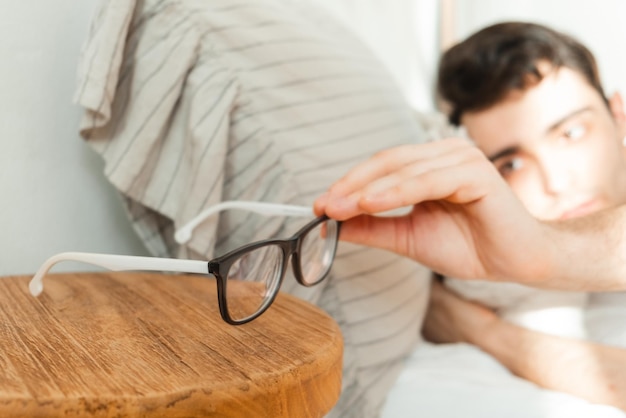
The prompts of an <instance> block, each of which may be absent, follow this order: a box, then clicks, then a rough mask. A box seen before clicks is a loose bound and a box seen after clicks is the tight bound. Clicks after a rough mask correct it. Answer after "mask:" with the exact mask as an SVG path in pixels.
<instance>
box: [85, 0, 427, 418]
mask: <svg viewBox="0 0 626 418" xmlns="http://www.w3.org/2000/svg"><path fill="white" fill-rule="evenodd" d="M76 100H77V102H78V103H79V104H80V105H81V106H82V107H83V108H84V109H85V114H84V118H83V121H82V125H81V134H82V136H83V137H84V138H85V139H86V140H87V141H88V142H89V144H91V145H92V146H93V148H94V149H95V150H96V151H97V152H98V153H100V154H101V155H102V157H103V159H104V160H105V163H106V165H105V175H106V176H107V178H108V179H109V181H111V183H113V185H115V187H116V188H117V189H118V190H119V191H120V192H121V194H122V195H123V196H124V199H125V202H126V204H127V207H128V209H129V214H130V216H131V220H132V223H133V225H134V227H135V229H136V231H137V233H138V234H139V236H140V237H141V239H142V240H143V241H144V242H145V244H146V246H147V248H148V249H149V250H150V251H151V252H152V253H153V254H154V255H159V256H179V257H197V258H207V257H210V256H212V255H213V254H216V255H219V254H221V253H223V252H224V251H226V250H227V249H230V248H233V247H235V246H237V245H240V244H241V243H243V242H246V241H248V242H249V241H251V240H254V239H258V238H269V237H270V236H275V235H281V236H286V235H287V234H289V233H292V232H294V231H295V228H296V227H297V225H296V222H302V221H301V220H299V221H296V220H290V219H273V220H271V221H268V220H267V219H259V218H257V217H254V216H250V215H248V214H242V213H232V214H231V213H225V214H223V215H222V216H220V217H219V222H218V220H217V218H216V219H214V220H210V221H207V222H206V223H205V224H204V225H203V226H202V227H201V228H200V229H198V230H196V233H195V234H194V237H193V239H192V241H191V242H190V243H189V244H188V245H187V246H185V247H179V246H177V244H175V243H174V241H173V229H174V228H175V227H176V226H180V225H182V224H183V223H185V222H186V221H188V220H189V219H190V218H192V217H193V216H195V215H196V214H198V213H199V212H200V211H201V210H202V209H204V208H206V207H207V206H209V205H213V204H215V203H217V202H220V201H223V200H255V201H268V202H284V203H292V204H302V205H311V204H312V202H313V200H314V199H315V197H317V196H318V195H320V194H321V193H322V192H323V191H324V190H325V189H326V188H327V187H328V186H329V185H330V184H331V183H332V182H333V181H335V180H336V179H337V178H339V177H340V176H341V175H343V174H344V173H345V172H346V171H347V170H348V169H349V168H350V167H352V166H353V165H355V164H356V163H358V162H359V161H362V160H363V159H365V158H367V157H368V156H370V155H372V154H373V153H375V152H377V151H379V150H381V149H384V148H388V147H392V146H394V145H398V144H404V143H408V142H416V141H422V140H423V139H424V132H423V130H422V129H421V127H420V125H419V124H418V122H417V121H416V119H415V118H414V116H413V115H412V111H411V109H410V108H409V106H408V105H407V104H406V103H405V101H404V98H403V96H402V95H401V94H400V93H399V91H398V89H397V87H396V86H395V85H394V82H393V80H392V78H391V76H389V75H388V74H387V72H386V71H385V69H384V68H383V67H382V65H381V64H380V63H379V62H377V60H376V59H375V58H374V57H373V55H372V53H371V52H370V51H369V50H368V49H367V48H365V47H364V46H363V44H362V43H361V42H360V41H359V40H358V39H356V38H355V37H354V36H353V35H352V34H351V33H349V32H348V31H346V30H345V29H344V28H343V27H341V26H340V25H339V24H337V23H336V22H334V21H333V20H332V18H330V17H329V16H328V15H326V14H324V13H323V12H322V11H320V10H318V9H317V8H315V7H314V6H313V5H311V4H309V3H307V2H304V1H288V0H249V1H245V0H244V1H241V0H240V1H232V0H214V1H211V2H206V1H204V0H195V1H194V0H187V1H180V0H179V1H174V0H144V1H140V2H134V1H131V0H109V1H107V2H105V3H104V5H103V6H102V8H101V9H100V11H99V13H98V14H97V16H95V18H94V21H93V24H92V29H91V33H90V36H89V39H88V40H87V43H86V45H85V48H84V51H83V55H82V58H81V63H80V67H79V83H78V88H77V92H76ZM428 280H429V272H428V270H427V269H425V268H423V267H422V266H420V265H418V264H416V263H414V262H412V261H410V260H407V259H403V258H401V257H398V256H396V255H394V254H391V253H388V252H383V251H380V250H375V249H370V248H364V247H359V246H354V245H348V244H345V243H342V244H341V245H340V251H339V254H338V257H337V261H336V263H335V266H334V267H333V271H332V277H331V279H330V280H327V281H325V282H324V283H323V284H321V285H319V286H317V287H313V288H310V289H308V288H307V289H303V288H302V287H300V286H298V285H296V284H295V281H294V280H293V278H289V277H288V278H287V280H286V283H285V284H284V286H283V291H287V292H290V293H292V294H296V295H297V296H299V297H302V298H304V299H306V300H309V301H311V302H312V303H316V304H318V305H319V306H321V307H322V308H323V309H325V310H326V311H327V312H329V313H330V314H331V315H332V316H333V317H334V318H335V319H336V320H337V322H338V323H339V325H340V326H341V329H342V331H343V336H344V342H345V352H344V379H343V392H342V396H341V398H340V401H339V403H338V404H337V406H336V407H335V409H334V410H333V411H332V413H331V415H332V416H341V417H350V416H354V417H359V418H362V417H369V416H376V415H378V413H379V409H380V407H381V405H382V402H383V401H384V398H385V395H386V393H387V391H388V389H389V388H390V386H391V385H392V383H393V382H394V380H395V378H396V376H397V374H398V372H399V370H400V369H401V367H402V361H403V359H404V358H406V356H407V355H408V353H410V352H411V351H412V350H413V349H414V347H415V345H416V343H417V342H418V335H419V328H420V325H421V321H422V318H423V314H424V309H425V306H426V300H427V294H428V283H429V282H428Z"/></svg>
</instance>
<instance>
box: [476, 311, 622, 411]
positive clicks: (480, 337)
mask: <svg viewBox="0 0 626 418" xmlns="http://www.w3.org/2000/svg"><path fill="white" fill-rule="evenodd" d="M471 342H472V343H474V344H476V345H478V346H479V347H480V348H481V349H483V350H484V351H486V352H487V353H489V354H491V355H492V356H494V357H495V358H497V359H498V360H499V361H500V362H501V363H502V364H503V365H505V366H506V367H507V368H508V369H509V370H511V372H513V373H514V374H516V375H518V376H520V377H522V378H524V379H527V380H529V381H531V382H534V383H535V384H537V385H539V386H542V387H544V388H547V389H553V390H558V391H562V392H566V393H570V394H572V395H576V396H579V397H581V398H584V399H586V400H588V401H591V402H595V403H601V404H606V405H612V406H615V407H618V408H621V409H623V410H626V350H623V349H619V348H615V347H608V346H602V345H598V344H592V343H589V342H587V341H579V340H574V339H566V338H561V337H556V336H552V335H548V334H542V333H539V332H535V331H530V330H527V329H524V328H520V327H518V326H515V325H513V324H510V323H508V322H505V321H501V320H498V321H496V322H494V323H492V324H490V326H489V328H488V329H483V331H482V332H481V333H480V334H475V338H472V341H471Z"/></svg>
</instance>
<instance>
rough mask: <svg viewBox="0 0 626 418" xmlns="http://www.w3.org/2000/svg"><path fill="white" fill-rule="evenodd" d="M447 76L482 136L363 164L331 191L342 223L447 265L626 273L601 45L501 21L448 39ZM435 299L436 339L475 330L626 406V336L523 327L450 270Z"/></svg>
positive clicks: (623, 121) (543, 281) (449, 90)
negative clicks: (478, 301)
mask: <svg viewBox="0 0 626 418" xmlns="http://www.w3.org/2000/svg"><path fill="white" fill-rule="evenodd" d="M438 87H439V91H440V93H441V95H442V97H443V99H444V100H446V101H447V102H448V104H449V105H450V121H451V122H452V123H454V124H461V125H463V126H464V127H465V129H466V130H467V133H468V135H469V137H470V138H472V139H473V141H474V143H475V145H474V144H471V143H469V142H468V141H466V140H461V139H447V140H442V141H438V142H435V143H431V144H426V145H417V146H415V145H412V146H404V147H399V148H395V149H391V150H388V151H384V152H381V153H379V154H377V155H376V156H374V157H373V158H372V159H371V160H369V161H367V162H365V163H363V164H361V165H359V166H357V167H356V168H354V169H353V170H351V171H350V172H349V173H348V174H347V175H346V176H345V177H344V178H343V179H341V180H340V181H338V182H337V183H336V184H335V185H334V186H333V187H332V188H331V189H330V190H329V191H328V193H327V194H326V195H324V196H323V197H321V198H319V199H318V201H317V202H316V211H317V212H318V213H326V214H328V215H329V216H331V217H334V218H337V219H343V220H347V221H346V222H345V224H344V227H343V230H342V239H345V240H349V241H354V242H359V243H364V244H368V245H374V246H379V247H382V248H386V249H389V250H392V251H395V252H397V253H400V254H402V255H405V256H408V257H411V258H413V259H415V260H418V261H420V262H422V263H424V264H426V265H428V266H430V267H431V268H432V269H433V270H434V271H436V272H438V273H440V274H443V275H447V276H453V277H459V278H467V279H470V278H478V279H486V280H505V281H516V282H518V283H521V284H526V285H530V286H535V287H540V288H549V289H563V290H576V291H608V290H618V289H626V262H625V261H626V260H624V256H622V254H626V240H624V238H623V236H624V231H626V208H624V206H623V204H624V203H626V152H625V151H624V143H623V142H624V141H623V138H624V137H625V136H626V116H625V115H624V111H623V106H622V101H621V98H620V96H619V95H614V96H612V97H611V98H605V95H604V92H603V90H602V87H601V84H600V81H599V77H598V71H597V68H596V65H595V61H594V59H593V57H592V55H591V54H590V53H589V51H588V50H587V49H586V48H585V47H584V46H582V45H580V44H579V43H578V42H576V41H575V40H573V39H571V38H569V37H567V36H564V35H562V34H559V33H557V32H555V31H552V30H550V29H548V28H545V27H542V26H539V25H533V24H525V23H506V24H499V25H494V26H492V27H489V28H486V29H484V30H482V31H480V32H478V33H476V34H475V35H473V36H471V37H470V38H468V39H467V40H466V41H464V42H463V43H461V44H459V45H457V46H455V47H453V48H452V49H451V50H450V51H448V52H447V53H446V54H445V55H444V57H443V58H442V62H441V69H440V74H439V82H438ZM406 205H413V210H412V212H411V213H410V214H409V215H406V216H404V217H398V218H378V217H372V216H370V215H371V214H375V213H377V212H380V211H385V210H389V209H393V208H397V207H402V206H406ZM431 302H432V309H431V312H430V314H429V318H428V320H427V323H426V327H425V335H426V336H427V337H428V338H429V339H431V340H434V341H439V342H451V341H466V342H471V343H473V344H476V345H478V346H479V347H481V348H482V349H483V350H484V351H487V352H489V353H490V354H492V355H493V356H494V357H496V358H497V359H498V360H500V362H502V363H503V364H504V365H505V366H507V367H508V368H509V369H510V370H511V371H512V372H513V373H516V374H518V375H519V376H522V377H524V378H527V379H529V380H531V381H534V382H535V383H537V384H539V385H541V386H544V387H547V388H552V389H557V390H561V391H565V392H569V393H572V394H575V395H578V396H581V397H584V398H586V399H588V400H591V401H594V402H599V403H606V404H609V405H614V406H617V407H620V408H622V409H626V373H624V372H626V351H625V350H621V349H618V348H612V347H608V346H602V345H596V344H592V343H589V342H583V341H577V340H568V339H563V338H558V337H553V336H549V335H546V334H541V333H537V332H533V331H528V330H524V329H521V328H518V327H516V326H514V325H512V324H508V323H505V322H503V321H501V320H499V319H498V318H497V317H496V316H495V315H494V314H493V312H491V311H489V310H486V309H484V308H482V307H480V306H478V305H473V304H470V303H468V302H466V301H464V300H462V299H460V298H458V297H457V296H455V295H454V294H452V293H450V292H449V291H447V290H445V289H444V288H443V287H441V286H440V285H439V284H435V285H434V286H433V296H432V299H431ZM564 351H566V352H567V353H568V356H563V355H562V353H563V352H564ZM522 353H523V355H522ZM548 365H549V366H550V368H551V369H552V370H557V371H558V372H556V373H545V371H546V370H547V367H546V366H548Z"/></svg>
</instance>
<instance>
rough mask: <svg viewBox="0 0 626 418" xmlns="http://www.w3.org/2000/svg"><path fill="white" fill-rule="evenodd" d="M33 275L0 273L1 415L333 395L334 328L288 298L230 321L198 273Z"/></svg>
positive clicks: (274, 405) (190, 407)
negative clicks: (36, 283) (38, 288)
mask: <svg viewBox="0 0 626 418" xmlns="http://www.w3.org/2000/svg"><path fill="white" fill-rule="evenodd" d="M29 280H30V277H5V278H2V279H0V416H1V417H56V416H63V417H84V416H93V417H131V416H132V417H218V416H219V417H272V418H273V417H290V418H297V417H320V416H323V415H325V413H326V412H328V411H329V410H330V409H331V408H332V406H333V405H334V404H335V402H336V401H337V399H338V397H339V392H340V389H341V368H342V367H341V362H342V349H343V344H342V339H341V334H340V330H339V328H338V326H337V324H336V323H335V322H334V321H333V320H332V319H331V318H330V317H329V316H328V315H327V314H325V313H324V312H323V311H321V310H320V309H318V308H317V307H315V306H312V305H310V304H308V303H305V302H303V301H301V300H299V299H296V298H295V297H291V296H289V295H284V294H281V295H279V296H278V298H277V300H276V301H275V302H274V304H273V305H272V306H271V307H270V309H269V310H268V311H267V312H265V313H264V314H263V315H262V316H261V317H259V318H258V319H256V320H254V321H252V322H251V323H249V324H246V325H241V326H232V325H228V324H226V323H225V322H223V321H222V319H221V317H220V314H219V309H218V305H217V296H216V287H215V282H214V281H213V280H212V279H210V278H206V277H202V276H173V275H172V276H168V275H160V274H148V273H70V274H68V273H65V274H51V275H48V276H47V277H46V278H45V288H44V292H43V294H42V295H41V296H40V297H39V298H34V297H32V296H31V295H30V294H29V293H28V288H27V284H28V281H29Z"/></svg>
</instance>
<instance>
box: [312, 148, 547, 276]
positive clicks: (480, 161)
mask: <svg viewBox="0 0 626 418" xmlns="http://www.w3.org/2000/svg"><path fill="white" fill-rule="evenodd" d="M405 206H411V207H412V211H411V212H410V213H409V214H407V215H404V216H400V217H380V216H370V215H373V214H376V213H379V212H383V211H387V210H391V209H396V208H401V207H405ZM315 211H316V213H318V214H322V213H326V214H327V215H328V216H330V217H331V218H334V219H339V220H345V223H344V224H343V226H342V232H341V239H342V240H346V241H351V242H356V243H360V244H365V245H370V246H376V247H380V248H384V249H388V250H391V251H394V252H396V253H399V254H401V255H405V256H407V257H410V258H412V259H414V260H417V261H418V262H420V263H422V264H424V265H426V266H428V267H430V268H431V269H433V270H434V271H437V272H439V273H441V274H444V275H447V276H453V277H458V278H481V279H491V280H497V279H502V278H507V279H512V278H514V279H517V280H518V281H519V282H522V283H528V284H532V282H539V283H541V280H542V279H543V278H544V277H547V276H549V274H550V273H549V272H550V269H551V267H552V266H551V265H550V262H551V261H552V259H551V252H550V251H551V250H552V245H550V244H552V243H551V242H550V241H549V240H548V239H546V233H545V230H546V228H547V226H546V225H545V224H543V223H541V222H539V221H537V220H536V219H535V218H533V217H532V216H531V215H530V214H529V213H528V211H526V209H525V208H524V206H523V205H522V203H521V202H520V201H519V200H518V199H517V197H516V196H515V195H514V194H513V191H512V190H511V189H510V187H509V186H508V185H507V184H506V182H505V181H504V180H503V179H502V178H501V176H500V174H499V173H498V172H497V170H496V169H495V167H494V166H493V164H491V162H490V161H489V160H488V159H487V158H486V157H485V156H484V154H483V153H482V152H481V151H480V150H479V149H478V148H476V147H475V146H474V145H473V144H471V143H470V142H469V141H467V140H464V139H446V140H441V141H437V142H432V143H427V144H419V145H406V146H401V147H397V148H393V149H389V150H386V151H383V152H380V153H378V154H376V155H375V156H374V157H372V158H371V159H369V160H368V161H365V162H364V163H362V164H360V165H358V166H356V167H355V168H354V169H352V170H351V171H350V172H349V173H348V174H347V175H346V176H344V177H343V178H342V179H341V180H339V181H338V182H337V183H335V184H334V185H333V186H332V187H331V188H330V189H329V191H328V192H327V193H326V194H325V195H324V196H322V197H320V198H319V199H318V200H317V201H316V202H315Z"/></svg>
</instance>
